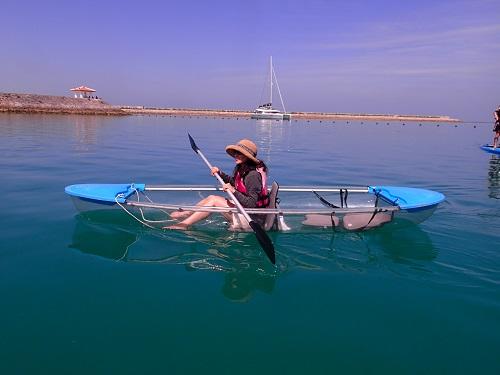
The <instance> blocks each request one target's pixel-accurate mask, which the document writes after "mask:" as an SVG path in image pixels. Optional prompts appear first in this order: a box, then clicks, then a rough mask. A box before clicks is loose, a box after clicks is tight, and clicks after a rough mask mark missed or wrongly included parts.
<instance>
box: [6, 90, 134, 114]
mask: <svg viewBox="0 0 500 375" xmlns="http://www.w3.org/2000/svg"><path fill="white" fill-rule="evenodd" d="M0 112H19V113H71V114H81V115H127V113H126V112H125V111H122V110H121V109H120V108H119V107H114V106H112V105H110V104H108V103H106V102H104V101H102V100H101V99H92V98H70V97H66V96H53V95H38V94H16V93H0Z"/></svg>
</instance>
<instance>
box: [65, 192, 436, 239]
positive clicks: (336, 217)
mask: <svg viewBox="0 0 500 375" xmlns="http://www.w3.org/2000/svg"><path fill="white" fill-rule="evenodd" d="M65 192H66V193H67V194H68V195H70V196H71V198H72V199H73V202H74V204H75V206H76V208H77V209H78V210H79V211H82V212H92V211H107V210H117V209H118V210H122V211H123V212H124V213H126V214H128V215H130V216H131V217H133V218H134V219H135V220H137V221H138V222H140V223H141V224H143V225H146V226H148V227H152V228H163V227H165V226H168V225H171V224H174V223H175V222H177V221H176V220H174V219H172V217H171V216H170V214H171V213H172V212H174V211H178V212H185V213H186V215H187V214H189V213H191V212H200V211H201V212H209V213H212V215H210V216H209V218H208V219H207V220H204V221H202V222H199V223H197V224H195V225H193V227H191V228H190V229H192V230H198V229H199V230H202V229H224V230H234V231H248V230H249V228H248V226H247V225H245V223H242V217H241V215H239V214H238V210H237V208H236V207H227V208H221V207H204V206H196V203H197V202H198V201H199V200H201V199H203V198H205V197H207V196H208V195H211V194H218V195H224V194H225V193H224V192H223V191H222V189H221V188H220V187H215V186H208V185H192V186H186V185H146V184H137V183H128V184H127V183H125V184H79V185H70V186H67V187H66V188H65ZM269 193H270V198H271V199H270V200H271V204H270V206H269V207H268V208H259V209H255V208H254V209H250V208H248V209H246V212H247V213H248V214H249V215H250V216H251V218H252V219H253V220H255V221H258V222H260V223H261V224H262V226H263V228H264V229H265V230H274V231H286V232H289V231H306V230H325V229H327V230H332V229H333V230H346V231H360V230H368V229H372V228H377V227H381V226H385V225H396V226H402V225H404V224H405V223H412V224H418V223H421V222H422V221H424V220H426V219H427V218H428V217H429V216H431V215H432V213H433V212H434V211H435V209H436V208H437V206H438V205H439V204H440V203H441V202H443V201H444V199H445V196H444V195H443V194H441V193H439V192H436V191H432V190H427V189H420V188H410V187H399V186H315V187H313V186H281V187H279V186H278V185H277V184H276V183H274V184H273V185H272V187H271V188H270V191H269Z"/></svg>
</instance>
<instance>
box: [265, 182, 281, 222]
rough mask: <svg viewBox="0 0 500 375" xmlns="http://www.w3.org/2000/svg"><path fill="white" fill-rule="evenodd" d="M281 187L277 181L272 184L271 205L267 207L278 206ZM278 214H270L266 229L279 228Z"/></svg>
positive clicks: (267, 218) (266, 220) (267, 217)
mask: <svg viewBox="0 0 500 375" xmlns="http://www.w3.org/2000/svg"><path fill="white" fill-rule="evenodd" d="M279 189H280V187H279V185H278V183H277V182H276V181H274V182H273V184H272V185H271V190H270V191H269V206H268V207H267V208H278V191H279ZM277 218H278V215H276V214H268V215H266V219H265V221H264V230H273V229H278V228H277V227H278V220H277Z"/></svg>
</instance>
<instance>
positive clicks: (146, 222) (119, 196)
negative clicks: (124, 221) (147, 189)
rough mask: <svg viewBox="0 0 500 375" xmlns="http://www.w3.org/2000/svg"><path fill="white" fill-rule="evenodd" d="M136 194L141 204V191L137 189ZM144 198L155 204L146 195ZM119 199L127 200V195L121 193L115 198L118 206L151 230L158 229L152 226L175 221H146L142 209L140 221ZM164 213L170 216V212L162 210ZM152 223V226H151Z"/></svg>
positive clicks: (140, 209) (140, 210)
mask: <svg viewBox="0 0 500 375" xmlns="http://www.w3.org/2000/svg"><path fill="white" fill-rule="evenodd" d="M134 193H135V194H136V196H137V202H140V201H141V200H140V197H139V191H138V190H137V189H135V188H134ZM144 196H145V197H146V199H147V200H148V201H149V202H150V203H153V201H152V200H151V199H150V198H149V197H148V196H147V195H146V194H144ZM119 198H125V195H124V194H123V193H120V194H117V195H116V196H115V202H116V203H117V204H118V206H120V207H121V208H122V209H123V210H124V211H125V212H126V213H127V214H129V215H130V216H132V217H133V218H134V219H135V220H137V221H138V222H139V223H141V224H142V225H145V226H147V227H148V228H151V229H157V228H156V227H155V226H153V225H151V224H164V223H168V222H172V221H174V220H173V219H167V220H149V219H146V217H145V216H144V212H143V210H142V208H139V212H140V213H141V218H142V220H141V219H139V218H138V217H137V216H136V215H134V213H132V212H131V211H129V210H128V209H127V208H126V207H125V206H124V205H123V204H122V203H120V202H119V201H118V199H119ZM160 211H162V212H163V213H165V214H167V215H168V212H166V211H165V210H160ZM149 223H151V224H149Z"/></svg>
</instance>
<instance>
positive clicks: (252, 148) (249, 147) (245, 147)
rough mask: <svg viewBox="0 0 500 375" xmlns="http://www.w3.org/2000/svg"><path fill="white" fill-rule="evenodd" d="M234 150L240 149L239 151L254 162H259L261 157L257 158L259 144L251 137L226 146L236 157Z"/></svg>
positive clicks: (227, 150)
mask: <svg viewBox="0 0 500 375" xmlns="http://www.w3.org/2000/svg"><path fill="white" fill-rule="evenodd" d="M234 151H238V152H239V153H241V154H243V155H245V156H246V157H247V158H249V159H250V160H252V161H253V162H254V163H259V159H257V146H256V145H255V143H253V142H252V141H251V140H249V139H242V140H241V141H239V142H238V144H236V145H229V146H227V147H226V152H227V153H228V154H229V155H231V157H234V156H233V152H234Z"/></svg>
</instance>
